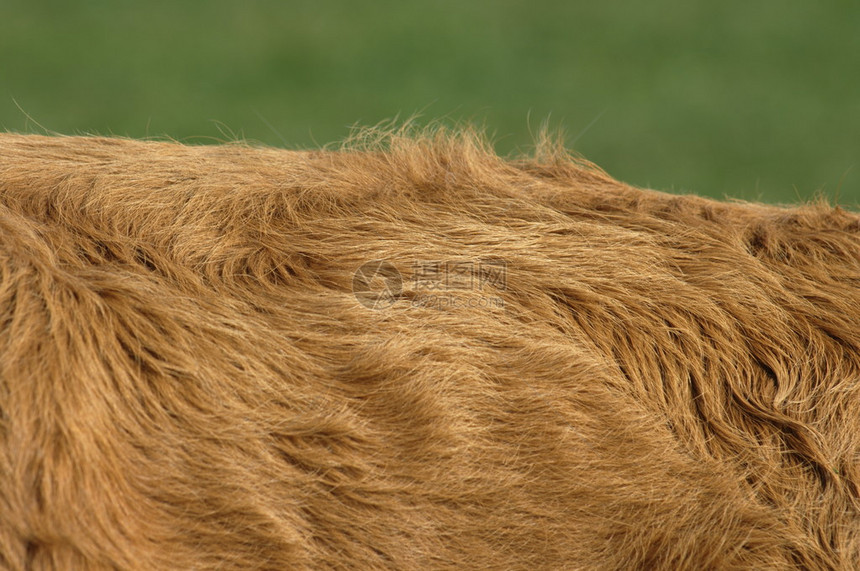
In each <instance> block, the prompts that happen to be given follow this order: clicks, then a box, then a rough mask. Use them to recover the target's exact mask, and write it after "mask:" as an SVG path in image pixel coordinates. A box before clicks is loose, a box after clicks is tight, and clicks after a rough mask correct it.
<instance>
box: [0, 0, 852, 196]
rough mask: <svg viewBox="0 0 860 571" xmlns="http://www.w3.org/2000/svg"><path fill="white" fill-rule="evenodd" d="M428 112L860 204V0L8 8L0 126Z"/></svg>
mask: <svg viewBox="0 0 860 571" xmlns="http://www.w3.org/2000/svg"><path fill="white" fill-rule="evenodd" d="M19 107H20V109H19ZM22 110H23V111H22ZM416 112H420V113H421V117H422V119H421V120H422V121H426V120H429V119H439V118H443V119H445V120H446V121H448V122H455V121H459V120H467V121H472V122H475V123H478V124H481V125H486V127H487V128H488V131H489V133H490V134H491V135H492V136H493V137H494V140H495V144H496V148H497V150H498V151H499V152H500V153H512V152H527V151H528V149H529V146H530V145H531V143H532V141H533V138H532V134H531V132H535V131H537V130H538V129H539V128H540V125H541V123H542V122H543V121H544V120H546V119H549V124H550V125H551V126H554V127H562V128H563V129H564V130H565V131H566V132H567V134H568V146H570V147H571V148H573V149H575V150H576V151H577V152H579V153H581V154H582V155H584V156H585V157H586V158H588V159H590V160H592V161H594V162H596V163H597V164H599V165H600V166H602V167H603V168H604V169H606V170H607V171H608V172H609V173H610V174H612V175H614V176H616V177H617V178H620V179H621V180H624V181H626V182H629V183H632V184H635V185H639V186H650V187H652V188H658V189H663V190H669V191H674V192H696V193H700V194H707V195H711V196H717V197H723V196H732V197H737V198H743V199H747V200H765V201H771V202H795V201H797V200H799V199H806V198H809V197H811V196H813V194H814V193H815V192H816V191H817V190H823V191H824V193H825V194H827V195H828V196H829V197H830V198H831V199H834V198H836V197H837V193H838V201H839V202H840V203H841V204H843V205H848V206H853V207H856V206H857V204H858V202H860V164H858V162H860V2H856V1H853V0H844V1H840V0H834V1H830V2H810V1H806V0H804V1H800V0H785V1H781V2H777V1H757V2H755V1H754V2H738V1H736V0H728V1H725V2H707V3H706V2H689V3H681V2H671V1H669V0H654V1H652V2H633V1H631V0H625V1H617V2H602V3H599V2H585V1H568V2H562V1H549V0H531V1H529V2H515V1H511V0H496V1H490V0H473V1H462V0H459V1H454V0H440V1H430V2H421V3H418V2H408V1H402V0H401V1H393V0H391V1H389V0H375V1H372V2H350V1H347V0H340V1H336V0H317V1H314V2H311V1H298V2H276V1H274V0H266V1H261V0H250V1H246V2H228V1H226V0H210V1H208V2H202V1H196V2H192V1H190V0H171V1H166V0H157V1H150V2H131V1H130V0H111V1H107V0H92V1H87V2H61V1H58V0H57V1H38V0H37V1H26V0H0V129H5V130H12V131H28V132H40V131H41V129H40V127H38V126H37V125H36V124H35V122H38V123H39V124H40V125H42V126H44V127H45V128H47V129H50V130H52V131H57V132H61V133H66V134H74V133H99V134H116V135H127V136H132V137H146V136H150V137H151V136H165V135H166V136H169V137H173V138H177V139H180V140H184V141H188V142H192V143H209V142H215V141H216V140H225V139H231V138H233V137H245V138H248V139H252V140H256V141H261V142H264V143H267V144H272V145H278V146H288V147H293V148H295V147H311V146H318V145H321V144H324V143H329V142H333V141H337V140H340V139H343V138H344V137H345V136H346V135H348V133H349V130H350V127H351V126H353V125H355V124H361V125H372V124H376V123H378V122H380V121H382V120H385V119H389V118H393V117H395V116H399V117H400V118H401V119H403V118H406V117H409V116H411V115H413V114H414V113H416ZM25 113H26V114H27V115H29V116H30V117H31V118H32V120H31V119H30V118H28V117H27V115H25ZM0 160H2V157H0Z"/></svg>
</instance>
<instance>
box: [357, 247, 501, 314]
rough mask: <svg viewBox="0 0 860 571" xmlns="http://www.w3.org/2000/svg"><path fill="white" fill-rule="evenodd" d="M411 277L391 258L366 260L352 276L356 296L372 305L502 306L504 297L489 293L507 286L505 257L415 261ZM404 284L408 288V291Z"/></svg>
mask: <svg viewBox="0 0 860 571" xmlns="http://www.w3.org/2000/svg"><path fill="white" fill-rule="evenodd" d="M411 270H412V273H411V279H409V280H406V281H405V280H404V278H403V276H402V274H401V273H400V271H399V270H398V269H397V268H396V267H395V266H394V264H392V263H391V262H389V261H387V260H373V261H370V262H367V263H365V264H362V265H361V267H359V268H358V269H357V270H356V271H355V274H354V275H353V279H352V291H353V294H354V295H355V299H356V300H357V301H358V302H359V303H360V304H361V305H363V306H364V307H366V308H368V309H374V310H379V309H387V308H389V307H391V306H393V305H394V304H395V303H397V302H398V301H400V300H402V299H407V300H408V302H409V305H411V306H412V307H429V308H435V309H440V310H441V309H445V308H459V307H469V308H501V307H504V300H503V299H502V298H501V297H500V296H498V295H486V293H487V292H488V291H490V290H492V291H494V292H500V291H505V290H506V289H507V264H506V263H505V262H504V261H503V260H496V259H491V260H452V261H442V260H433V261H427V260H420V261H414V262H412V264H411ZM404 285H406V286H408V291H407V292H406V293H404Z"/></svg>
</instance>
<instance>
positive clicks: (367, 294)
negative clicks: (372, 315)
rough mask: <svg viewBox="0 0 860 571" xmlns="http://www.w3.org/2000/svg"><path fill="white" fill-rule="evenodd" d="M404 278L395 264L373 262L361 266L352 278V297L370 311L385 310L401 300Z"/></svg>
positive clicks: (382, 261)
mask: <svg viewBox="0 0 860 571" xmlns="http://www.w3.org/2000/svg"><path fill="white" fill-rule="evenodd" d="M401 293H403V276H401V275H400V272H399V271H397V268H395V267H394V265H393V264H391V263H390V262H387V261H385V260H372V261H370V262H366V263H364V264H362V265H361V267H359V268H358V269H357V270H355V273H354V274H353V276H352V295H354V296H355V299H356V301H358V303H360V304H361V305H363V306H364V307H366V308H368V309H385V308H387V307H391V306H392V305H394V303H395V302H396V301H397V300H398V299H400V294H401Z"/></svg>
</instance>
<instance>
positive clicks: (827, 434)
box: [0, 132, 860, 570]
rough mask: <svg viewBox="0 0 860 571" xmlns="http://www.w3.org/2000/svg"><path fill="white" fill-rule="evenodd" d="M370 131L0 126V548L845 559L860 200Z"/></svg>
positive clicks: (855, 529)
mask: <svg viewBox="0 0 860 571" xmlns="http://www.w3.org/2000/svg"><path fill="white" fill-rule="evenodd" d="M379 139H380V140H379V141H376V142H371V143H370V144H364V145H352V146H351V147H348V148H344V149H341V150H331V151H319V152H295V151H284V150H275V149H268V148H253V147H250V146H248V145H243V144H233V145H223V146H204V147H193V146H183V145H179V144H174V143H166V142H140V141H132V140H121V139H109V138H95V137H43V136H32V135H14V134H5V135H0V567H3V568H8V569H15V570H18V569H381V568H396V569H511V570H513V569H529V570H534V569H672V570H675V569H788V568H805V569H851V568H857V567H856V566H857V565H858V562H860V499H858V490H860V216H858V215H856V214H853V213H850V212H846V211H845V210H842V209H839V208H831V207H829V206H827V205H826V204H824V203H821V202H818V203H815V204H811V205H806V206H801V207H796V208H791V209H784V208H779V207H774V206H765V205H761V204H747V203H743V204H731V203H720V202H717V201H712V200H708V199H704V198H697V197H692V196H685V197H679V196H670V195H666V194H662V193H658V192H654V191H648V190H640V189H636V188H632V187H630V186H627V185H624V184H621V183H619V182H617V181H615V180H613V179H612V178H610V177H609V176H608V175H606V174H604V173H603V172H601V171H600V170H598V169H597V168H595V167H593V166H591V165H589V164H587V163H585V162H583V161H577V160H573V159H571V158H569V157H568V156H566V155H565V154H564V153H561V152H559V151H558V150H557V149H556V148H554V147H547V148H545V149H543V150H542V151H541V152H539V153H538V156H537V158H534V159H523V160H503V159H501V158H499V157H497V156H496V155H495V154H493V153H492V152H490V151H489V150H488V148H487V146H486V144H485V143H483V142H482V140H481V139H480V137H477V136H475V135H473V134H470V133H469V132H463V133H459V134H450V133H449V134H445V133H436V134H424V135H418V136H410V135H406V134H403V133H394V134H389V135H387V136H382V137H379ZM547 149H549V150H547ZM374 259H382V260H388V261H390V262H391V263H392V264H394V265H395V266H396V267H397V269H398V270H400V271H401V272H402V273H403V276H404V282H403V293H402V295H401V297H400V298H399V299H398V301H397V302H396V303H395V304H394V305H393V306H391V307H389V308H385V309H376V310H372V309H368V308H366V307H364V306H363V305H361V304H360V303H358V301H357V300H356V297H355V296H354V295H353V293H352V290H351V288H352V283H353V281H352V280H353V272H354V271H355V270H356V268H358V267H359V266H361V265H362V264H363V263H364V262H366V261H368V260H374ZM487 259H492V260H503V261H505V262H506V264H507V280H506V283H504V284H498V283H496V284H491V285H488V286H487V287H485V288H484V289H483V290H479V289H477V288H471V289H468V288H467V289H460V290H457V291H456V292H455V294H456V295H457V296H458V298H457V299H458V300H460V301H462V302H466V301H469V300H473V301H474V300H477V299H478V298H479V296H485V295H487V294H488V291H489V293H492V295H494V296H496V297H498V298H500V299H501V300H503V306H497V305H486V304H477V303H475V304H472V305H469V304H467V303H461V304H459V305H449V306H440V307H430V306H422V305H420V304H414V303H411V301H412V300H414V299H416V296H418V295H419V293H420V292H419V291H418V284H417V283H415V281H414V280H412V279H411V278H412V277H414V275H413V274H412V273H410V272H413V271H414V270H412V267H413V266H412V264H413V262H415V261H418V260H447V261H474V260H487Z"/></svg>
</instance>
